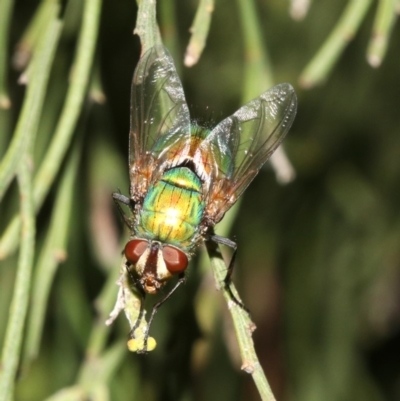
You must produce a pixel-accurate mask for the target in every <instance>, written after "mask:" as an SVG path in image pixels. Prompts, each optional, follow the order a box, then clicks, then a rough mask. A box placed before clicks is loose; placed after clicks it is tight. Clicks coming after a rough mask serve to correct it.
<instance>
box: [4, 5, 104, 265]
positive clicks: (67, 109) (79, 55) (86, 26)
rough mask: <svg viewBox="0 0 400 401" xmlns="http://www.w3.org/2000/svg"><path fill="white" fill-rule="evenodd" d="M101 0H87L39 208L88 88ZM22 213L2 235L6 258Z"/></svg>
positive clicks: (38, 186)
mask: <svg viewBox="0 0 400 401" xmlns="http://www.w3.org/2000/svg"><path fill="white" fill-rule="evenodd" d="M100 9H101V0H86V1H85V6H84V12H83V22H82V28H81V31H80V35H79V39H78V48H77V52H76V56H75V60H74V65H73V73H72V74H71V78H70V86H69V89H68V92H67V98H66V101H65V104H64V107H63V110H62V112H61V117H60V119H59V122H58V124H57V128H56V130H55V133H54V136H53V139H52V141H51V143H50V145H49V150H48V151H47V153H46V155H45V157H44V160H43V162H42V164H41V166H40V168H39V171H38V173H37V175H36V177H35V180H34V202H35V211H36V212H37V211H38V210H39V209H40V207H41V205H42V203H43V200H44V199H45V197H46V195H47V193H48V191H49V189H50V187H51V184H52V183H53V180H54V178H55V176H56V174H57V173H58V170H59V168H60V165H61V163H60V160H62V159H63V158H64V155H65V152H66V151H67V149H68V147H69V144H70V142H71V137H72V134H73V132H74V129H75V126H76V123H77V120H78V117H79V115H80V111H81V107H82V104H83V101H84V97H85V94H86V91H87V87H88V83H89V79H90V71H91V67H92V63H93V58H94V50H95V46H96V43H97V34H98V26H99V19H100ZM19 224H20V222H19V217H18V216H15V217H14V219H13V220H12V221H11V223H10V224H9V225H8V227H7V229H6V231H5V233H4V235H3V237H2V238H1V239H0V259H2V258H5V257H6V256H8V255H9V254H10V253H11V252H13V251H14V249H15V248H16V247H17V244H18V236H17V233H18V227H19Z"/></svg>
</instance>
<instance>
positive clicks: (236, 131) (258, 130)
mask: <svg viewBox="0 0 400 401" xmlns="http://www.w3.org/2000/svg"><path fill="white" fill-rule="evenodd" d="M296 109H297V100H296V94H295V92H294V89H293V87H292V86H291V85H289V84H279V85H276V86H274V87H273V88H271V89H270V90H268V91H267V92H264V93H263V94H262V95H261V96H260V97H258V98H256V99H254V100H252V101H250V102H249V103H247V104H246V105H245V106H243V107H242V108H240V109H239V110H238V111H237V112H236V113H235V114H233V115H232V116H230V117H228V118H226V119H225V120H223V121H222V122H221V123H220V124H218V125H217V126H216V127H215V128H214V130H213V131H212V132H211V134H210V135H209V136H208V138H207V141H208V142H209V146H210V148H211V149H213V148H214V149H217V148H218V149H219V153H220V154H221V155H222V158H221V160H222V162H220V163H219V165H220V166H224V168H223V170H222V171H221V169H220V171H219V172H218V175H219V176H220V177H219V179H214V185H213V187H212V189H211V193H210V197H209V205H208V210H207V211H206V213H207V214H208V215H209V216H210V217H212V216H215V217H214V219H215V222H217V221H219V220H220V219H221V218H222V217H223V215H224V213H225V212H226V211H227V210H228V209H229V208H230V207H231V206H232V205H233V204H234V203H235V202H236V200H237V199H238V198H239V196H240V195H241V194H242V193H243V191H244V190H245V189H246V188H247V186H248V185H249V184H250V182H251V181H252V180H253V179H254V177H255V176H256V175H257V173H258V171H259V170H260V168H261V167H262V165H263V164H264V163H265V162H266V161H267V160H268V159H269V157H270V156H271V155H272V153H273V152H274V151H275V149H276V148H277V147H278V146H279V144H280V143H281V142H282V140H283V138H284V137H285V135H286V133H287V132H288V130H289V128H290V126H291V125H292V122H293V120H294V117H295V115H296ZM228 160H230V162H229V163H227V161H228Z"/></svg>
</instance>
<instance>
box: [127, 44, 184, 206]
mask: <svg viewBox="0 0 400 401" xmlns="http://www.w3.org/2000/svg"><path fill="white" fill-rule="evenodd" d="M186 136H187V137H189V136H190V116H189V110H188V106H187V104H186V100H185V95H184V93H183V88H182V84H181V81H180V79H179V76H178V74H177V72H176V69H175V66H174V62H173V60H172V57H171V55H170V54H169V52H168V50H166V49H165V48H164V46H161V45H160V46H155V47H152V48H151V49H149V50H148V51H147V52H146V53H145V54H144V55H143V56H142V57H141V59H140V60H139V63H138V65H137V67H136V70H135V74H134V76H133V81H132V89H131V126H130V135H129V167H130V168H129V171H130V182H131V189H130V193H131V198H132V199H134V200H135V201H137V200H139V199H140V198H142V197H143V196H144V194H145V193H146V192H147V189H148V186H149V184H150V183H151V182H152V180H154V179H155V178H154V177H156V176H157V175H159V174H160V173H161V170H162V166H163V163H164V162H165V160H166V159H167V158H168V157H169V154H168V149H169V147H171V146H172V145H174V144H176V143H177V142H178V141H180V140H181V139H184V138H185V137H186ZM183 143H185V141H183Z"/></svg>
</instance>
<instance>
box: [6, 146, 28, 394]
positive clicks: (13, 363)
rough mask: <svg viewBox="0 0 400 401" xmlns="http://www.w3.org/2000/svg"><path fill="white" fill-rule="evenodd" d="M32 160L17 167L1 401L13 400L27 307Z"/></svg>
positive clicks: (24, 160)
mask: <svg viewBox="0 0 400 401" xmlns="http://www.w3.org/2000/svg"><path fill="white" fill-rule="evenodd" d="M31 161H32V157H31V155H28V154H25V155H24V157H22V162H21V164H20V167H19V169H18V183H19V191H20V198H21V251H20V255H19V261H18V269H17V275H16V280H15V286H14V294H13V298H12V301H11V307H10V313H9V316H10V317H9V321H8V325H7V330H6V337H5V341H4V346H3V352H2V357H1V375H0V401H9V400H11V399H13V396H12V394H13V391H14V380H15V376H16V373H17V368H18V362H19V355H20V350H21V344H22V335H23V331H24V323H25V318H26V314H27V309H28V300H29V292H30V284H31V274H32V265H33V257H34V242H35V239H34V237H35V217H34V216H35V213H34V207H33V193H32V192H33V191H32V176H31Z"/></svg>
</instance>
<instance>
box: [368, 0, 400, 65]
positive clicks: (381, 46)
mask: <svg viewBox="0 0 400 401" xmlns="http://www.w3.org/2000/svg"><path fill="white" fill-rule="evenodd" d="M396 18H397V15H396V0H380V1H379V2H378V10H377V12H376V17H375V22H374V27H373V29H372V36H371V40H370V42H369V46H368V51H367V60H368V62H369V64H370V65H371V66H372V67H379V66H380V65H381V63H382V60H383V58H384V57H385V54H386V50H387V47H388V43H389V38H390V34H391V31H392V28H393V26H394V22H395V21H396Z"/></svg>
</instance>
